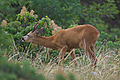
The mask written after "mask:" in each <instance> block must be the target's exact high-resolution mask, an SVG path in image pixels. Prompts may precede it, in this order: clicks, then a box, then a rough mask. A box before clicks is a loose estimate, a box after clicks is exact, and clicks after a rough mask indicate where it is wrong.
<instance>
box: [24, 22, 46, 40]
mask: <svg viewBox="0 0 120 80" xmlns="http://www.w3.org/2000/svg"><path fill="white" fill-rule="evenodd" d="M38 25H39V23H38V24H35V25H34V28H33V30H32V31H30V32H29V33H28V34H27V35H26V36H23V37H22V40H23V41H24V42H33V39H34V38H36V36H37V35H38V34H40V33H42V32H43V30H44V27H43V28H39V29H37V27H38ZM36 29H37V30H36Z"/></svg>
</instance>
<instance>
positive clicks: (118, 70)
mask: <svg viewBox="0 0 120 80" xmlns="http://www.w3.org/2000/svg"><path fill="white" fill-rule="evenodd" d="M29 47H30V46H29ZM29 47H27V48H28V51H27V52H19V50H17V48H16V46H15V45H14V47H13V51H14V53H13V54H12V55H11V54H10V55H8V54H7V56H9V57H8V59H7V60H8V62H10V63H12V64H13V63H14V64H18V65H19V66H20V67H19V68H24V67H23V66H25V62H26V61H27V62H28V63H29V64H30V66H27V67H28V68H30V67H31V68H34V69H35V73H36V74H42V77H45V79H46V80H119V79H120V50H119V49H116V48H112V49H111V48H109V46H107V45H106V46H105V45H104V44H103V45H96V49H95V52H96V56H97V59H98V61H97V67H96V69H95V70H92V69H90V67H89V63H90V62H89V59H88V58H87V57H86V55H85V54H84V52H81V50H78V51H79V53H80V54H82V55H79V56H77V57H76V59H77V62H78V65H79V67H78V68H75V66H74V64H73V61H72V59H71V57H70V56H69V57H68V59H67V60H66V61H64V60H63V62H62V65H61V67H58V66H57V62H58V61H57V60H58V57H57V56H55V57H53V58H52V59H51V58H50V49H48V48H46V49H44V50H43V51H42V52H40V51H38V52H37V53H36V57H34V58H33V55H32V54H29ZM67 54H68V53H67ZM67 54H66V56H67ZM4 56H6V54H4ZM27 67H26V68H27ZM18 71H19V70H18ZM33 72H34V71H33ZM20 73H22V72H20ZM7 74H9V73H7ZM26 74H28V73H26ZM2 75H3V74H2ZM23 79H24V78H23ZM37 80H40V79H37Z"/></svg>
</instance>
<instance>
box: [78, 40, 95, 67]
mask: <svg viewBox="0 0 120 80" xmlns="http://www.w3.org/2000/svg"><path fill="white" fill-rule="evenodd" d="M79 46H80V48H82V49H83V50H84V52H85V54H86V55H87V56H88V58H89V59H90V67H92V66H94V67H96V62H97V58H96V55H95V51H94V46H95V42H93V43H88V42H86V40H85V39H84V40H83V41H82V42H81V43H80V44H79Z"/></svg>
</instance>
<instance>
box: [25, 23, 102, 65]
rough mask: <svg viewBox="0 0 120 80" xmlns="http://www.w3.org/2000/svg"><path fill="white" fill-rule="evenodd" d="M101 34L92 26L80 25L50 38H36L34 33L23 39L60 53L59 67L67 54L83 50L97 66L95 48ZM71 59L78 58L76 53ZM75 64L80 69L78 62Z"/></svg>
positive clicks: (38, 36) (60, 31)
mask: <svg viewBox="0 0 120 80" xmlns="http://www.w3.org/2000/svg"><path fill="white" fill-rule="evenodd" d="M99 34H100V33H99V31H98V30H97V29H96V28H95V27H93V26H92V25H79V26H76V27H72V28H69V29H66V30H59V31H58V32H57V33H56V34H54V35H53V36H50V37H42V36H40V35H37V36H35V31H34V32H30V33H28V35H30V37H27V36H24V37H23V39H24V41H25V42H32V43H35V44H39V45H42V46H45V47H48V48H52V49H54V50H58V51H60V53H59V54H60V57H59V63H58V65H60V63H61V61H62V59H63V57H64V55H65V53H66V52H70V51H71V50H72V49H77V48H82V49H83V50H84V52H85V53H86V55H87V56H88V57H89V59H90V60H91V66H92V65H93V66H95V65H96V62H97V58H96V56H95V52H94V46H95V42H96V41H97V39H98V37H99ZM71 57H72V59H75V58H76V55H75V53H74V52H72V53H71ZM74 64H75V66H76V67H78V64H77V62H76V60H74Z"/></svg>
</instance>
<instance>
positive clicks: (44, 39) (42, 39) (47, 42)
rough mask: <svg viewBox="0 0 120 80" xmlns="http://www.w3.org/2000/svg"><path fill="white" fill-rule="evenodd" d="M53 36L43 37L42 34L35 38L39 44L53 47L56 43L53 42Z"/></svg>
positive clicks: (35, 41) (34, 41)
mask: <svg viewBox="0 0 120 80" xmlns="http://www.w3.org/2000/svg"><path fill="white" fill-rule="evenodd" d="M52 40H53V37H52V36H51V37H42V36H39V35H38V36H37V37H36V38H34V39H33V42H32V43H34V44H38V45H41V46H44V47H48V48H52V47H54V44H53V43H52Z"/></svg>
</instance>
